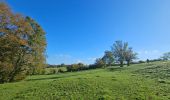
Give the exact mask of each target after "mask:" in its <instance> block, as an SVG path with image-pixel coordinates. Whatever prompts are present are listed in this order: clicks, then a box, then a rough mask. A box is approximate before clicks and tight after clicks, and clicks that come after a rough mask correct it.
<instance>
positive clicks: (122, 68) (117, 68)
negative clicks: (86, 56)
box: [108, 67, 126, 72]
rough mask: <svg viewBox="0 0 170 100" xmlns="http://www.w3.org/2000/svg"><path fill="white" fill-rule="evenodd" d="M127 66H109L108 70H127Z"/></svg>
mask: <svg viewBox="0 0 170 100" xmlns="http://www.w3.org/2000/svg"><path fill="white" fill-rule="evenodd" d="M125 69H126V68H125V67H110V68H108V71H112V72H116V71H123V70H125Z"/></svg>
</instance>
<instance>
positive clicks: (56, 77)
mask: <svg viewBox="0 0 170 100" xmlns="http://www.w3.org/2000/svg"><path fill="white" fill-rule="evenodd" d="M72 76H77V75H65V76H57V75H56V76H54V77H50V76H49V77H45V78H35V79H27V80H26V81H40V80H53V79H61V78H68V77H72Z"/></svg>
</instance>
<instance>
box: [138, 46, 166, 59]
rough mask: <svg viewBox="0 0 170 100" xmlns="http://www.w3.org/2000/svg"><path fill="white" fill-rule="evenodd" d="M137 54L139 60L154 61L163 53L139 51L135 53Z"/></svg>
mask: <svg viewBox="0 0 170 100" xmlns="http://www.w3.org/2000/svg"><path fill="white" fill-rule="evenodd" d="M137 53H138V58H140V60H146V59H156V58H159V57H160V56H161V55H162V54H163V52H162V51H159V50H156V49H155V50H140V51H138V52H137Z"/></svg>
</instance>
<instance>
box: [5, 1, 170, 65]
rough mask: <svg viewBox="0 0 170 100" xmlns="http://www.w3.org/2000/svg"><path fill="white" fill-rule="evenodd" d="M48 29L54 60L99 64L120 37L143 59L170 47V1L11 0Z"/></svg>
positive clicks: (14, 6)
mask: <svg viewBox="0 0 170 100" xmlns="http://www.w3.org/2000/svg"><path fill="white" fill-rule="evenodd" d="M7 2H8V4H9V5H10V7H11V8H12V9H13V11H14V12H19V13H21V14H24V15H25V16H26V15H27V16H30V17H32V18H33V19H35V20H36V21H37V22H38V23H39V24H40V25H41V26H42V27H43V29H44V30H45V32H46V33H47V42H48V46H47V54H48V58H47V62H48V63H50V64H61V63H65V64H71V63H78V62H83V63H86V64H90V63H93V62H94V60H95V58H98V57H101V56H102V55H103V53H104V51H105V50H110V47H111V45H112V44H113V43H114V41H116V40H122V41H125V42H129V45H130V46H132V47H133V49H134V50H135V51H136V52H137V53H138V54H139V55H138V57H139V58H140V59H142V60H145V59H147V58H149V59H153V58H158V57H160V56H161V54H162V53H164V52H167V51H170V6H169V5H170V0H7Z"/></svg>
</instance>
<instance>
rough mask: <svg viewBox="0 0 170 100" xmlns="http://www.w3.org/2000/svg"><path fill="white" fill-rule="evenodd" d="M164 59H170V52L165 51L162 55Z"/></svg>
mask: <svg viewBox="0 0 170 100" xmlns="http://www.w3.org/2000/svg"><path fill="white" fill-rule="evenodd" d="M161 58H162V59H163V60H164V61H166V60H169V59H170V52H167V53H164V54H163V56H162V57H161Z"/></svg>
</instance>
